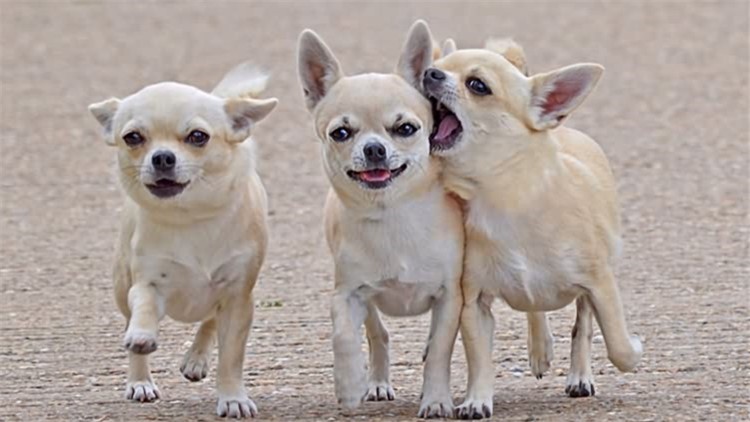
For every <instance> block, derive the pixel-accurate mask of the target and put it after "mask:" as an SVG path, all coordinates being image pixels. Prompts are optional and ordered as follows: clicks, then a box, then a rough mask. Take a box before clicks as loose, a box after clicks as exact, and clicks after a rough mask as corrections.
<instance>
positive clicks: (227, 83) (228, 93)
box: [211, 62, 268, 98]
mask: <svg viewBox="0 0 750 422" xmlns="http://www.w3.org/2000/svg"><path fill="white" fill-rule="evenodd" d="M267 82H268V75H267V74H266V73H265V72H263V71H262V70H261V69H259V68H258V67H256V66H255V65H253V64H252V63H250V62H244V63H241V64H240V65H238V66H236V67H235V68H234V69H232V70H230V71H229V73H227V74H226V75H225V76H224V78H223V79H222V80H221V81H220V82H219V83H218V84H217V85H216V88H214V89H213V91H211V93H212V94H214V95H216V96H218V97H222V98H243V97H244V98H248V97H249V98H258V96H259V95H260V94H261V93H263V91H264V90H265V89H266V84H267Z"/></svg>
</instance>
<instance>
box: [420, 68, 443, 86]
mask: <svg viewBox="0 0 750 422" xmlns="http://www.w3.org/2000/svg"><path fill="white" fill-rule="evenodd" d="M424 80H425V82H428V81H429V82H442V81H443V80H445V72H443V71H442V70H440V69H435V68H434V67H431V68H429V69H427V70H425V71H424Z"/></svg>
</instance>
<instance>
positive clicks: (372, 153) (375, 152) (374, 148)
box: [364, 142, 386, 163]
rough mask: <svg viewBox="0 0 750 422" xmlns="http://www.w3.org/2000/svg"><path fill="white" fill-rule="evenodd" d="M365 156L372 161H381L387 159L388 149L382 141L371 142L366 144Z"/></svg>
mask: <svg viewBox="0 0 750 422" xmlns="http://www.w3.org/2000/svg"><path fill="white" fill-rule="evenodd" d="M364 151H365V158H367V161H369V162H371V163H381V162H383V161H385V156H386V151H385V147H384V146H383V144H381V143H380V142H370V143H369V144H367V145H365V149H364Z"/></svg>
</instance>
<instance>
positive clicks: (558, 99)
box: [423, 43, 642, 419]
mask: <svg viewBox="0 0 750 422" xmlns="http://www.w3.org/2000/svg"><path fill="white" fill-rule="evenodd" d="M603 70H604V68H603V67H602V66H600V65H597V64H588V63H583V64H576V65H572V66H567V67H564V68H561V69H557V70H554V71H551V72H547V73H542V74H537V75H533V76H528V75H527V74H526V73H527V70H526V66H525V59H524V55H523V51H522V50H521V49H520V46H518V45H517V44H515V43H506V44H505V45H504V46H498V45H495V46H494V48H489V49H487V48H486V49H467V50H457V51H454V52H451V53H450V54H448V55H446V56H445V57H443V58H441V59H440V60H438V61H436V62H435V63H434V66H433V67H432V68H430V69H427V70H426V71H425V74H424V79H423V88H424V92H425V94H426V96H427V97H428V98H429V99H430V101H431V103H432V106H433V115H434V120H435V130H434V131H433V132H432V134H431V136H430V143H431V147H432V152H433V154H434V155H435V156H439V157H441V159H442V163H443V181H444V183H445V186H446V189H448V190H449V191H451V192H453V193H455V194H456V195H458V196H460V197H461V198H462V199H463V200H464V201H466V204H465V209H466V222H465V229H466V250H465V255H466V260H465V267H464V276H463V280H462V288H463V294H464V302H465V303H464V308H463V310H462V314H461V337H462V339H463V342H464V346H465V349H466V356H467V360H468V367H469V379H468V388H467V395H466V398H465V401H464V402H463V404H461V405H460V406H459V407H458V409H457V415H458V417H459V418H462V419H477V418H482V417H490V416H491V415H492V393H493V391H492V384H493V380H494V371H493V366H492V359H491V356H492V338H493V327H494V318H493V316H492V313H491V304H492V302H493V300H494V299H495V298H496V297H500V298H502V299H503V300H504V301H505V302H507V303H508V304H509V305H510V306H511V307H512V308H513V309H516V310H520V311H523V312H526V313H527V319H528V325H529V340H528V345H529V363H530V365H531V369H532V373H533V374H534V375H535V376H537V377H541V376H542V374H543V373H544V372H545V371H546V370H547V369H548V368H549V366H550V361H551V359H552V335H551V333H550V331H549V327H548V323H547V317H546V315H545V312H548V311H553V310H556V309H560V308H562V307H564V306H566V305H568V304H570V303H571V302H574V301H575V302H576V310H577V315H576V322H575V326H574V327H573V332H572V348H571V366H570V372H569V374H568V378H567V381H566V392H567V394H568V395H570V396H571V397H581V396H589V395H593V394H594V385H593V376H592V371H591V340H592V332H593V324H592V320H593V318H594V317H595V318H596V320H597V322H598V324H599V327H600V328H601V331H602V334H603V336H604V340H605V343H606V346H607V351H608V356H609V359H610V361H611V362H612V363H613V364H614V365H615V366H616V367H617V368H618V369H620V370H621V371H631V370H633V369H634V368H635V366H636V364H637V363H638V361H639V360H640V357H641V354H642V345H641V342H640V340H639V339H638V338H637V337H636V336H631V335H630V334H629V332H628V329H627V326H626V322H625V312H624V310H623V305H622V302H621V300H620V293H619V289H618V287H617V284H616V281H615V278H614V274H613V270H612V265H613V263H614V260H615V258H616V256H617V255H618V253H619V250H620V244H621V240H620V217H619V210H618V205H617V189H616V184H615V180H614V177H613V175H612V172H611V170H610V167H609V163H608V161H607V158H606V156H605V155H604V153H603V151H602V150H601V148H600V147H599V145H598V144H597V143H596V142H595V141H594V140H592V139H591V138H590V137H588V136H587V135H585V134H583V133H581V132H578V131H576V130H574V129H571V128H568V127H565V126H563V124H562V123H563V122H564V121H565V119H566V118H567V117H568V116H569V115H570V114H571V113H572V112H573V111H574V110H575V109H576V108H577V107H578V106H579V105H580V104H581V103H582V102H583V101H584V99H585V98H586V97H587V96H588V95H589V94H590V93H591V92H592V90H593V89H594V87H595V86H596V84H597V82H598V80H599V78H600V76H601V74H602V72H603Z"/></svg>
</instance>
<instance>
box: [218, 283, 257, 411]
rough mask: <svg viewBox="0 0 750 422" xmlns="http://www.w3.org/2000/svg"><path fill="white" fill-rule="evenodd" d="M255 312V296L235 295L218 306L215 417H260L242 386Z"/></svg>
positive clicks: (250, 294) (248, 294) (246, 292)
mask: <svg viewBox="0 0 750 422" xmlns="http://www.w3.org/2000/svg"><path fill="white" fill-rule="evenodd" d="M254 308H255V303H254V300H253V295H252V292H250V291H244V292H241V293H234V292H233V293H230V295H229V297H228V298H227V299H226V300H225V301H223V302H222V303H221V304H220V305H219V309H218V311H217V313H216V325H217V331H218V340H219V365H218V370H217V375H216V389H217V392H218V395H219V402H218V405H217V407H216V413H217V414H218V415H219V416H226V417H227V418H237V419H239V418H244V417H255V416H256V415H257V414H258V408H257V407H256V406H255V403H253V401H252V400H251V399H250V398H249V397H248V396H247V391H246V390H245V385H244V383H243V382H242V373H243V370H242V369H243V363H244V361H245V346H246V344H247V337H248V334H249V332H250V327H251V326H252V323H253V312H254Z"/></svg>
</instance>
